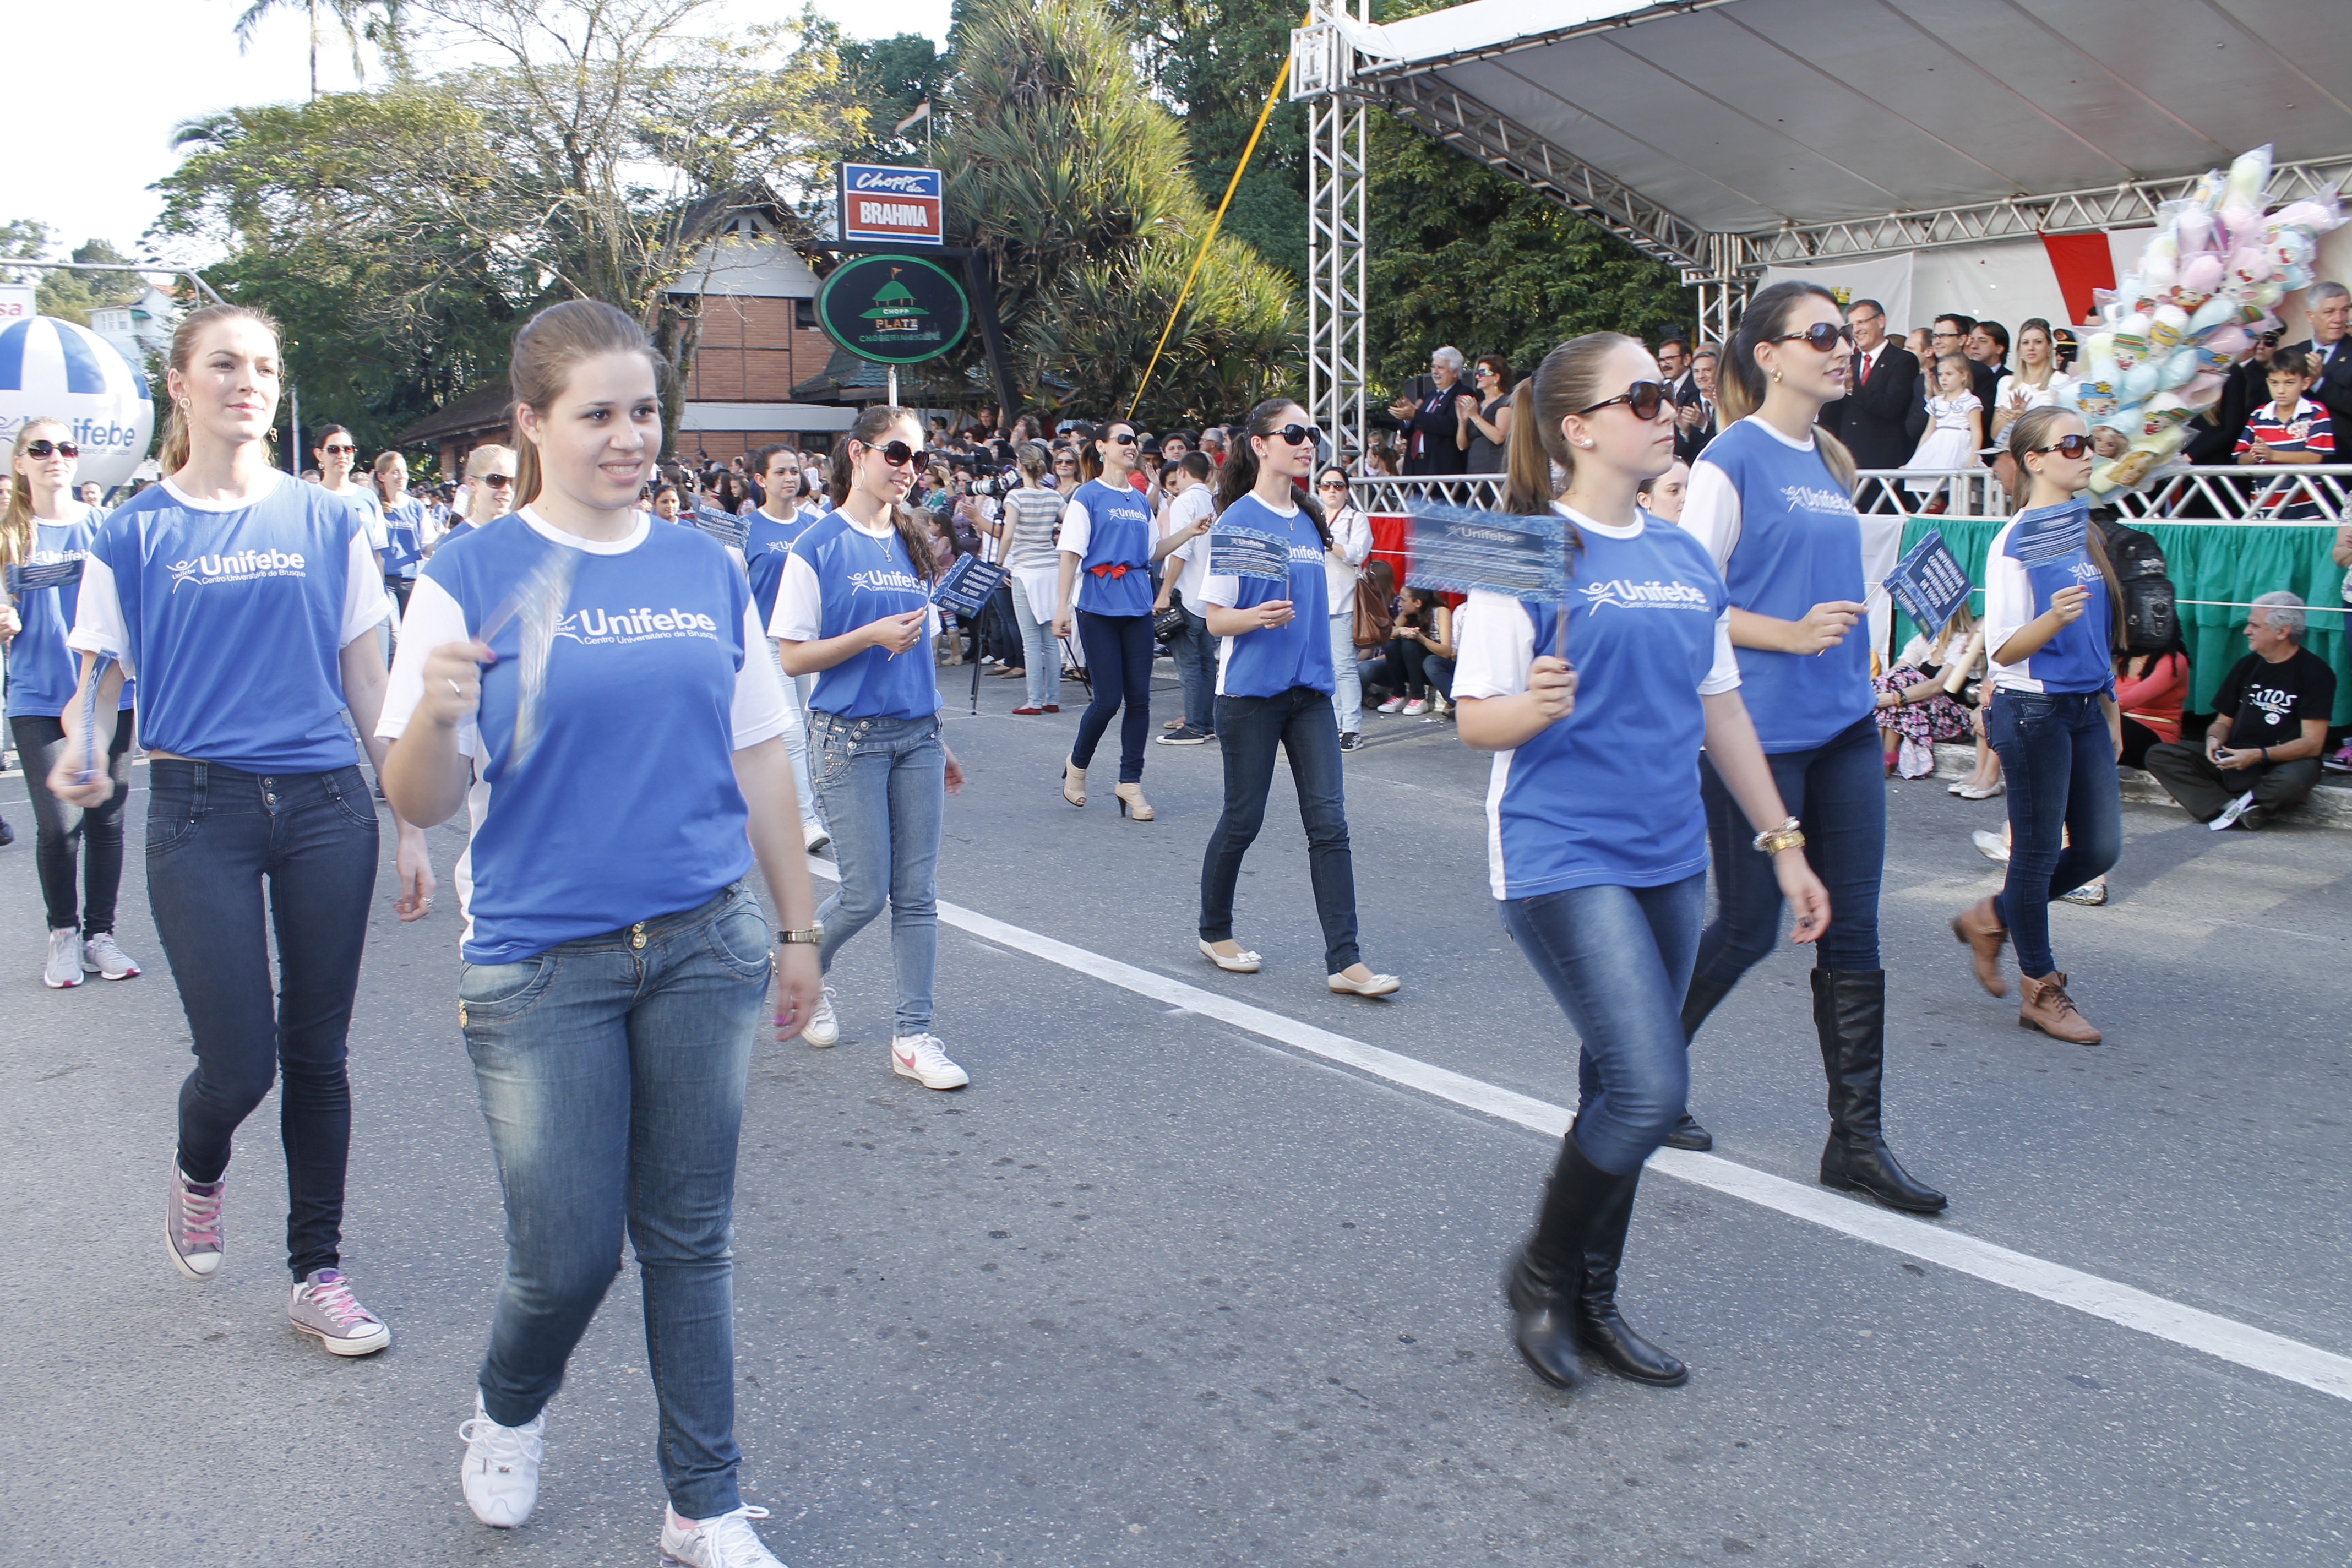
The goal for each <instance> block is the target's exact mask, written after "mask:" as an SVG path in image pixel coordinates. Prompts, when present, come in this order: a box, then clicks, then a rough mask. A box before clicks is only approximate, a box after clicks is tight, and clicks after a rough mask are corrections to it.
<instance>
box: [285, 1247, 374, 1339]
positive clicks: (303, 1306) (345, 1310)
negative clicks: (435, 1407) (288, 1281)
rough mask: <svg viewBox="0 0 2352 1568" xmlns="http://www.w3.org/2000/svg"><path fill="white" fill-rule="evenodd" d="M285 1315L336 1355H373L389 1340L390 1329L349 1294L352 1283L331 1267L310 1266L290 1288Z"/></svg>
mask: <svg viewBox="0 0 2352 1568" xmlns="http://www.w3.org/2000/svg"><path fill="white" fill-rule="evenodd" d="M286 1316H287V1318H288V1320H289V1321H291V1322H292V1323H293V1325H294V1326H295V1327H296V1328H298V1329H299V1330H301V1331H303V1332H304V1333H306V1334H309V1335H311V1336H312V1337H313V1338H315V1339H316V1340H317V1341H318V1342H320V1344H322V1345H324V1346H326V1347H327V1349H328V1350H329V1351H330V1352H332V1353H333V1354H336V1355H373V1354H374V1353H375V1352H378V1351H380V1350H382V1349H383V1347H384V1346H386V1345H388V1344H390V1343H392V1331H391V1330H390V1329H387V1328H385V1327H384V1326H383V1322H382V1321H380V1320H379V1319H378V1318H377V1317H376V1315H375V1314H374V1313H373V1312H371V1311H369V1310H367V1309H366V1308H365V1307H362V1306H361V1305H360V1302H359V1298H358V1297H356V1296H354V1295H352V1282H351V1281H350V1280H348V1279H344V1278H343V1276H342V1271H341V1270H340V1269H335V1268H313V1269H312V1270H310V1278H309V1279H305V1280H303V1281H302V1283H300V1284H299V1285H297V1286H295V1287H294V1295H293V1298H292V1300H289V1301H288V1302H287V1304H286Z"/></svg>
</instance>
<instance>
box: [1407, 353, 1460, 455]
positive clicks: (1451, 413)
mask: <svg viewBox="0 0 2352 1568" xmlns="http://www.w3.org/2000/svg"><path fill="white" fill-rule="evenodd" d="M1461 380H1462V351H1461V350H1460V349H1457V348H1454V347H1453V346H1451V345H1450V344H1449V345H1448V346H1447V347H1444V348H1442V349H1439V350H1437V351H1436V352H1435V353H1432V354H1431V355H1430V356H1429V374H1427V375H1417V376H1415V377H1413V378H1412V384H1411V385H1410V386H1408V387H1407V388H1406V389H1405V391H1406V393H1407V394H1408V395H1410V396H1411V397H1412V402H1413V411H1412V416H1410V417H1408V418H1403V419H1401V420H1400V421H1399V423H1400V424H1402V426H1404V430H1403V434H1404V471H1405V472H1406V473H1408V474H1466V473H1468V472H1469V471H1470V454H1469V453H1468V452H1466V451H1465V450H1464V449H1463V448H1462V447H1459V446H1457V445H1455V444H1454V428H1455V425H1456V423H1457V421H1458V420H1459V418H1460V414H1459V413H1458V411H1457V410H1456V409H1455V408H1454V398H1455V397H1456V396H1457V395H1459V394H1460V393H1461V392H1463V391H1464V390H1465V388H1463V387H1462V386H1461V385H1460V382H1461ZM1398 401H1399V403H1400V404H1402V401H1403V399H1402V397H1400V398H1399V399H1398ZM1399 412H1400V413H1402V408H1400V410H1399Z"/></svg>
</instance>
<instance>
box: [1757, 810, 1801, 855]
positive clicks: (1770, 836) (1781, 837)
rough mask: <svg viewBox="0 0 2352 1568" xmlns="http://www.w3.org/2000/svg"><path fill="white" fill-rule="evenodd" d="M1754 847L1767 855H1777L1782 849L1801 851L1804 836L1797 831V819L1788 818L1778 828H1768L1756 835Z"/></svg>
mask: <svg viewBox="0 0 2352 1568" xmlns="http://www.w3.org/2000/svg"><path fill="white" fill-rule="evenodd" d="M1755 845H1756V847H1757V848H1758V849H1759V850H1761V851H1762V852H1763V853H1764V854H1767V855H1778V854H1779V853H1780V851H1781V850H1783V849H1802V848H1803V847H1805V836H1804V835H1803V834H1802V833H1801V832H1799V831H1798V829H1797V819H1796V818H1795V817H1793V816H1792V817H1790V818H1789V820H1788V821H1786V822H1784V823H1782V824H1780V826H1778V827H1768V828H1766V829H1765V830H1764V831H1763V832H1761V833H1759V834H1758V835H1757V836H1756V838H1755Z"/></svg>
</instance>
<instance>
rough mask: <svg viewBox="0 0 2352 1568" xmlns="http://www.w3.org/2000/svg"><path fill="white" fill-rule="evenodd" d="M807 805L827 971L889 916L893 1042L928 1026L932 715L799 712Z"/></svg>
mask: <svg viewBox="0 0 2352 1568" xmlns="http://www.w3.org/2000/svg"><path fill="white" fill-rule="evenodd" d="M809 743H810V745H811V746H812V747H813V748H814V751H815V752H816V755H817V758H818V759H819V760H818V761H817V763H816V798H817V805H819V807H821V808H822V809H823V810H824V821H825V826H826V827H827V828H828V829H829V830H830V831H831V832H832V834H833V854H834V863H835V866H837V867H838V868H840V871H841V886H840V887H839V888H838V889H835V892H834V894H833V896H832V897H831V898H829V899H827V900H825V901H824V906H823V907H822V908H820V909H819V910H817V912H816V915H817V919H818V920H819V921H821V922H823V924H824V944H823V945H822V946H820V947H819V948H818V949H817V953H816V955H817V962H818V963H820V964H821V965H822V966H823V967H824V969H825V970H826V971H828V972H830V971H831V970H832V968H833V955H834V954H835V953H836V952H840V951H841V944H842V943H843V942H847V941H848V940H849V939H850V938H851V937H853V936H856V934H857V933H858V932H859V931H863V930H865V929H866V924H867V923H868V922H869V921H872V920H873V919H874V917H875V916H877V915H878V914H880V913H881V912H882V909H883V906H884V904H886V903H887V904H888V906H889V909H890V957H891V962H892V964H893V965H894V967H895V968H896V970H897V976H898V999H897V1005H896V1010H895V1020H896V1021H895V1023H894V1024H893V1026H892V1032H893V1033H895V1034H896V1035H897V1036H898V1037H899V1038H900V1039H905V1038H907V1037H909V1036H913V1035H920V1034H927V1033H929V1030H930V1027H931V990H932V984H933V982H934V980H935V978H936V976H937V974H938V973H939V967H940V904H939V896H940V895H939V869H940V820H941V818H942V816H944V815H945V813H946V809H947V761H948V753H947V747H946V745H945V744H944V743H943V742H941V741H940V718H939V715H938V714H936V713H931V714H926V715H925V716H924V717H922V718H920V719H846V718H844V717H843V716H841V715H840V714H838V713H826V712H823V711H812V712H811V713H810V714H809Z"/></svg>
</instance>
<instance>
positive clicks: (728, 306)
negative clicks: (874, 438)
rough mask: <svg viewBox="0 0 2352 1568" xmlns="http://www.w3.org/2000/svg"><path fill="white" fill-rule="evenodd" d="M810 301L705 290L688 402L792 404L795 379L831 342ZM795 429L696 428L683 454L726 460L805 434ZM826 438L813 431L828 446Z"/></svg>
mask: <svg viewBox="0 0 2352 1568" xmlns="http://www.w3.org/2000/svg"><path fill="white" fill-rule="evenodd" d="M813 304H814V301H812V300H791V299H782V298H774V297H770V296H763V295H746V294H708V295H705V296H704V297H703V300H702V331H701V334H700V337H699V339H698V342H697V343H696V346H695V352H694V363H692V364H691V365H690V366H688V370H687V376H686V401H687V402H688V403H788V402H790V401H791V400H792V394H793V385H794V384H797V383H799V382H803V381H805V380H807V379H808V378H809V377H810V376H813V375H814V374H817V372H819V371H821V370H823V369H824V366H825V362H826V360H828V359H829V358H831V357H832V354H833V344H832V342H830V341H829V340H828V339H827V338H826V337H825V335H824V333H823V332H821V331H817V329H816V328H815V327H814V326H813V325H807V326H804V325H802V324H801V323H802V322H803V321H809V320H812V318H811V317H810V316H809V315H807V314H806V312H807V311H808V310H809V309H810V307H811V306H812V305H813ZM802 438H803V437H802V434H801V433H800V432H795V431H790V430H696V431H688V432H686V433H685V435H684V437H682V439H681V442H680V448H679V451H680V455H681V456H683V457H687V458H692V457H694V456H695V455H696V454H697V453H698V452H706V453H709V455H710V456H711V457H713V458H719V459H720V460H721V461H724V460H725V459H726V458H731V457H734V456H735V455H737V454H738V453H749V452H751V451H753V450H755V449H757V448H758V447H763V446H766V445H767V444H768V443H770V442H772V441H793V442H798V441H800V440H801V439H802ZM826 439H827V438H826V437H822V436H814V437H809V440H810V441H811V444H823V443H824V441H825V440H826Z"/></svg>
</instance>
